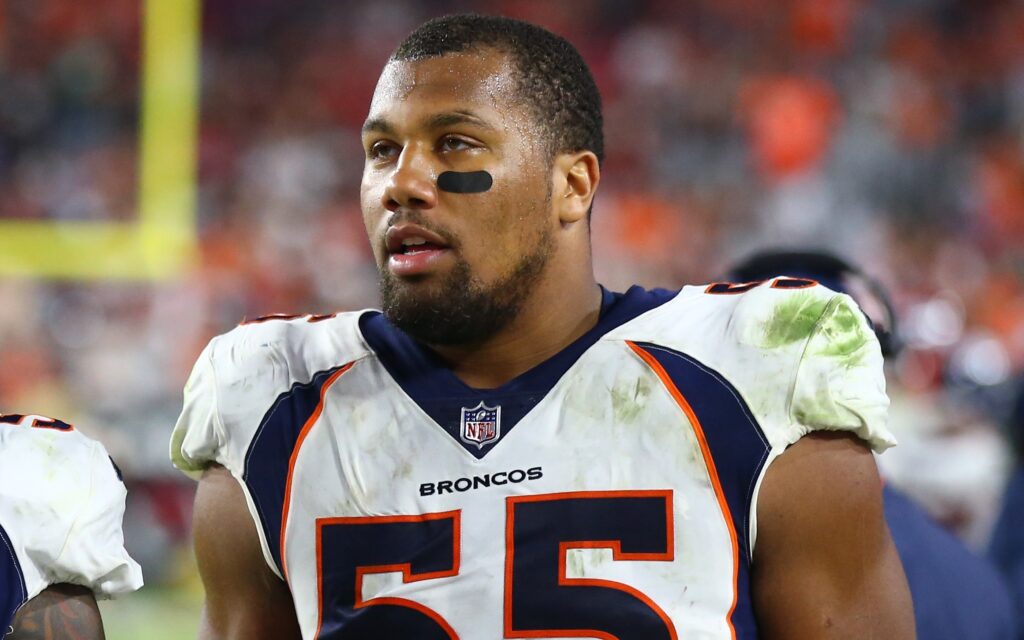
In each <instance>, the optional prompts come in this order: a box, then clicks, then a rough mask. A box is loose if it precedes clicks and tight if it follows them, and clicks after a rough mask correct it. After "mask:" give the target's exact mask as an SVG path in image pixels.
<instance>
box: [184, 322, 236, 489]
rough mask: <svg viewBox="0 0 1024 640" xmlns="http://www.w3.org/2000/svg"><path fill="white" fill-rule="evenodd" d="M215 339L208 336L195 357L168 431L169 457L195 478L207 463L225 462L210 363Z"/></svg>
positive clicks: (215, 380)
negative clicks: (175, 421)
mask: <svg viewBox="0 0 1024 640" xmlns="http://www.w3.org/2000/svg"><path fill="white" fill-rule="evenodd" d="M217 340H218V338H214V339H213V340H211V341H210V343H209V344H208V345H207V346H206V348H205V349H203V352H202V353H201V354H200V355H199V358H198V359H197V360H196V364H195V366H194V367H193V369H192V373H191V375H190V376H189V378H188V382H186V383H185V391H184V404H183V406H182V410H181V415H180V416H179V417H178V422H177V424H176V425H175V427H174V431H173V433H172V434H171V461H172V462H173V463H174V466H176V467H178V468H179V469H181V470H182V471H184V472H185V473H186V474H188V475H190V476H192V477H193V478H196V479H198V477H199V476H200V475H201V474H202V470H203V469H204V468H205V467H207V466H209V465H210V464H211V463H218V464H222V465H225V462H226V461H225V460H224V456H223V455H222V452H223V450H224V444H225V442H226V440H227V438H226V436H225V431H224V425H223V422H221V418H220V414H219V410H218V402H217V376H216V373H215V372H214V367H213V353H214V349H215V347H216V343H217ZM225 466H227V465H225Z"/></svg>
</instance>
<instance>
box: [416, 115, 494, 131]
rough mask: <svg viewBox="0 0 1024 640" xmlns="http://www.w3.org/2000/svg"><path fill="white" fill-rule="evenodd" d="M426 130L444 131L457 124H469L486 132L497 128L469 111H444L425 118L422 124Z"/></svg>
mask: <svg viewBox="0 0 1024 640" xmlns="http://www.w3.org/2000/svg"><path fill="white" fill-rule="evenodd" d="M423 124H424V125H425V126H426V128H427V129H444V128H446V127H451V126H455V125H459V124H469V125H473V126H474V127H479V128H481V129H487V130H488V131H497V128H496V127H495V126H494V125H492V124H490V123H489V122H487V121H485V120H484V119H483V118H481V117H480V116H478V115H476V114H475V113H473V112H471V111H446V112H444V113H437V114H434V115H432V116H429V117H428V118H426V119H425V120H424V122H423Z"/></svg>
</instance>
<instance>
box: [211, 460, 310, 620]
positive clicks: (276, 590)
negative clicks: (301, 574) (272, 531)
mask: <svg viewBox="0 0 1024 640" xmlns="http://www.w3.org/2000/svg"><path fill="white" fill-rule="evenodd" d="M193 532H194V535H195V550H196V559H197V560H198V562H199V574H200V576H201V577H202V580H203V586H204V587H205V588H206V603H205V606H204V607H203V615H202V620H201V621H200V625H199V638H200V640H242V639H245V640H263V639H266V640H288V639H289V638H295V639H299V638H301V637H302V636H301V634H300V632H299V626H298V622H297V621H296V618H295V607H294V605H293V604H292V599H291V592H290V591H289V590H288V587H287V585H285V583H284V582H283V581H282V580H281V579H280V578H278V577H277V576H276V575H274V573H273V572H272V571H271V570H270V567H268V566H267V563H266V561H265V560H264V559H263V551H262V549H261V548H260V540H259V534H258V533H257V531H256V524H255V523H254V522H253V520H252V517H251V516H250V515H249V510H248V507H247V506H246V503H245V496H244V494H243V493H242V488H241V487H240V486H239V484H238V481H237V480H235V478H234V477H232V476H231V474H230V473H229V472H228V471H227V470H226V469H224V468H223V467H220V466H213V467H211V468H209V469H207V470H206V471H205V472H204V473H203V477H202V479H201V480H200V481H199V488H198V490H197V492H196V501H195V514H194V521H193Z"/></svg>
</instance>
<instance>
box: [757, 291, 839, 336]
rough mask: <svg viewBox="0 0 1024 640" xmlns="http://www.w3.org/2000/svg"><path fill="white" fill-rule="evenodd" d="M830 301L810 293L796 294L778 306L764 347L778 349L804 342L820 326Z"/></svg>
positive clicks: (768, 329)
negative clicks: (819, 322) (819, 323)
mask: <svg viewBox="0 0 1024 640" xmlns="http://www.w3.org/2000/svg"><path fill="white" fill-rule="evenodd" d="M829 302H830V300H829V299H828V298H822V297H821V295H819V294H815V293H810V292H796V293H794V294H793V295H792V296H787V298H786V299H785V300H783V301H782V302H780V303H779V304H778V305H776V307H775V309H774V310H772V315H771V317H770V318H768V322H767V323H766V326H765V330H764V342H763V346H764V347H766V348H768V349H777V348H779V347H784V346H786V345H789V344H792V343H794V342H797V341H798V340H804V339H806V338H807V337H808V336H810V335H811V332H813V331H814V328H815V327H816V326H817V325H818V321H819V320H821V317H822V315H824V313H825V308H826V307H827V306H828V304H829Z"/></svg>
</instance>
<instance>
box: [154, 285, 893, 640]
mask: <svg viewBox="0 0 1024 640" xmlns="http://www.w3.org/2000/svg"><path fill="white" fill-rule="evenodd" d="M887 406H888V400H887V398H886V395H885V389H884V380H883V377H882V358H881V354H880V351H879V348H878V344H877V341H876V340H875V338H874V335H873V334H872V332H871V330H870V328H869V327H868V324H867V322H866V320H865V318H864V316H863V315H862V314H861V313H860V311H859V310H858V309H857V308H856V306H855V305H854V303H853V302H852V300H851V299H850V298H849V297H847V296H845V295H840V294H836V293H833V292H832V291H830V290H828V289H825V288H823V287H820V286H817V285H815V284H814V283H812V282H809V281H804V280H793V279H788V278H779V279H777V280H774V281H771V282H768V283H764V284H761V285H759V286H755V285H746V286H735V285H726V284H716V285H710V286H701V287H686V288H684V289H683V290H682V291H681V292H679V293H678V294H676V293H669V292H663V291H655V292H648V291H644V290H642V289H640V288H638V287H634V288H633V289H631V290H630V291H629V292H627V293H625V294H610V293H607V292H606V294H605V300H604V304H603V308H602V315H601V318H600V320H599V322H598V324H597V326H596V327H594V329H593V330H591V331H590V332H589V333H587V334H586V335H584V336H583V337H581V338H580V339H579V340H577V341H576V342H574V343H573V344H572V345H570V346H568V347H567V348H566V349H565V350H564V351H562V352H561V353H560V354H558V355H557V356H556V357H554V358H552V359H551V360H549V361H547V362H544V363H542V364H540V365H538V366H537V367H535V368H534V369H532V370H531V371H528V372H527V373H525V374H523V375H521V376H519V377H518V378H516V379H514V380H512V381H510V382H509V383H507V384H505V385H503V386H501V387H499V388H497V389H491V390H478V389H473V388H470V387H468V386H466V385H465V384H463V383H462V382H461V381H460V380H459V379H458V378H456V377H455V376H454V375H453V374H452V373H451V371H450V370H449V369H447V368H446V367H445V366H444V365H443V364H442V363H441V362H440V361H439V359H438V358H437V357H436V356H435V355H434V354H432V353H431V352H430V351H429V350H426V349H423V348H422V347H421V346H419V345H418V344H417V343H416V342H414V341H413V340H411V339H410V338H409V337H408V336H406V335H405V334H404V333H402V332H400V331H398V330H396V329H395V328H393V327H392V326H391V325H390V324H389V323H388V322H387V321H386V320H385V318H384V317H383V316H382V315H381V314H379V313H377V312H374V311H367V312H360V313H350V314H344V315H339V316H337V317H301V318H293V319H270V320H267V321H260V322H256V323H251V324H248V325H244V326H242V327H239V328H238V329H235V330H234V331H232V332H230V333H228V334H226V335H224V336H220V337H218V338H215V339H214V340H213V341H212V342H211V343H210V344H209V346H208V347H207V348H206V350H205V351H204V353H203V354H202V355H201V356H200V359H199V361H198V363H197V364H196V367H195V369H194V371H193V374H192V376H191V378H190V379H189V382H188V384H187V386H186V389H185V406H184V410H183V412H182V415H181V417H180V419H179V421H178V424H177V426H176V428H175V431H174V434H173V437H172V442H171V455H172V458H173V460H174V462H175V464H176V465H177V466H178V467H179V468H181V469H183V470H185V471H187V472H190V473H193V474H194V473H195V472H197V471H199V470H201V469H202V468H203V467H204V466H205V465H208V464H210V463H214V462H215V463H218V464H221V465H223V466H224V467H226V468H227V469H229V470H230V471H231V473H232V474H233V475H234V476H235V477H236V478H237V479H238V480H239V482H240V483H241V485H242V487H243V489H244V491H245V495H246V499H247V501H248V504H249V508H250V510H251V512H252V515H253V518H254V520H255V522H256V524H257V528H258V529H259V531H260V536H261V541H262V544H263V549H264V552H265V556H266V560H267V563H268V564H269V566H270V567H271V569H272V570H274V571H275V572H276V573H277V574H278V575H280V576H281V577H282V578H283V579H285V580H286V581H287V583H288V586H289V588H290V589H291V592H292V596H293V600H294V603H295V608H296V611H297V613H298V620H299V624H300V626H301V628H302V632H303V637H304V638H345V639H350V638H365V639H369V638H374V639H379V638H417V639H423V638H442V639H451V638H460V639H461V640H494V639H495V638H526V637H529V638H570V637H571V638H581V637H582V638H609V637H615V638H618V639H619V640H660V639H666V640H668V639H678V638H686V639H687V640H689V639H698V638H703V639H723V640H724V639H728V638H734V637H735V638H754V637H756V625H755V621H754V616H753V612H752V609H751V600H750V593H749V591H750V587H749V569H750V563H751V558H752V550H753V545H754V541H755V536H756V521H755V518H754V516H755V513H756V508H755V507H756V500H757V492H758V487H759V483H760V481H761V478H762V477H763V476H764V472H765V470H766V469H767V467H768V465H769V464H771V462H772V460H773V459H774V458H775V457H776V456H778V455H779V454H780V453H782V451H783V450H785V448H786V447H788V446H789V445H791V444H792V443H794V442H796V441H797V440H798V439H799V438H800V437H802V436H803V435H805V434H807V433H809V432H811V431H814V430H818V429H831V430H843V431H850V432H853V433H855V434H857V435H858V436H860V437H861V438H863V439H864V440H865V441H866V442H867V443H868V444H870V446H871V447H873V448H874V449H875V450H882V449H885V448H886V447H888V446H891V445H892V444H894V441H893V439H892V436H891V435H890V433H889V432H888V431H887V429H886V426H885V421H886V410H887Z"/></svg>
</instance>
